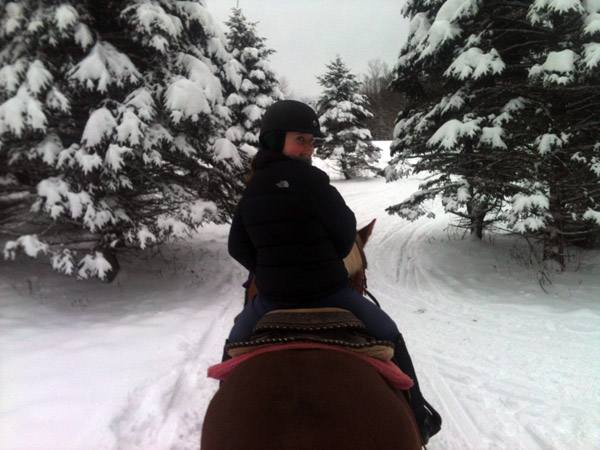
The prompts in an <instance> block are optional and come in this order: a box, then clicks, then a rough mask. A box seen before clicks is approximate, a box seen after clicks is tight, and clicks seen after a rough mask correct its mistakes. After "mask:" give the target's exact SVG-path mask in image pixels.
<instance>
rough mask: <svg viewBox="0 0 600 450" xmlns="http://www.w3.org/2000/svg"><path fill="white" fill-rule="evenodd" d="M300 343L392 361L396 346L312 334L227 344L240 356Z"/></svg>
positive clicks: (230, 351)
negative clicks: (313, 335) (266, 348)
mask: <svg viewBox="0 0 600 450" xmlns="http://www.w3.org/2000/svg"><path fill="white" fill-rule="evenodd" d="M328 341H329V342H328ZM291 343H295V344H299V343H305V344H308V343H313V344H323V345H327V346H329V347H340V348H342V349H344V350H348V351H350V352H353V353H358V354H360V355H363V356H368V357H370V358H375V359H378V360H380V361H390V360H391V359H392V358H393V356H394V347H393V344H392V343H391V342H387V341H373V342H371V343H366V344H362V345H359V344H352V343H349V342H344V341H340V340H328V339H322V338H319V337H310V336H298V337H295V338H286V339H285V342H283V341H279V340H269V339H266V340H256V341H249V342H241V343H234V344H230V345H228V346H226V349H227V353H228V354H229V356H232V357H234V358H235V357H238V356H241V355H245V354H246V353H251V352H253V351H255V350H258V349H261V348H265V347H273V346H279V345H286V344H291ZM234 345H240V347H234Z"/></svg>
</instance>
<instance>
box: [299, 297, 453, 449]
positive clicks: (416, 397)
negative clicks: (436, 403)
mask: <svg viewBox="0 0 600 450" xmlns="http://www.w3.org/2000/svg"><path fill="white" fill-rule="evenodd" d="M303 307H307V308H310V307H336V308H344V309H347V310H348V311H350V312H351V313H352V314H354V315H355V316H356V317H357V318H358V319H360V320H361V321H362V322H363V323H364V324H365V327H366V329H365V331H366V333H367V334H369V335H371V336H373V337H375V338H377V339H382V340H386V341H391V342H393V343H394V344H395V349H394V358H393V360H394V363H395V364H396V365H397V366H398V367H400V370H402V371H403V372H404V373H405V374H406V375H408V376H409V377H410V378H412V380H413V381H414V386H413V387H412V388H410V390H409V392H410V396H411V404H412V407H413V411H414V413H415V418H416V419H417V423H418V425H419V430H420V431H421V436H422V438H423V443H424V444H426V443H427V441H428V440H429V438H430V437H431V436H433V435H434V434H435V433H437V432H438V431H439V430H440V427H441V417H440V415H439V414H438V413H437V411H435V409H433V408H432V407H431V405H429V403H428V402H427V401H426V400H425V399H424V398H423V394H421V389H420V387H419V380H418V379H417V374H416V372H415V368H414V366H413V363H412V360H411V358H410V355H409V353H408V349H407V348H406V344H405V342H404V338H403V337H402V334H401V333H400V331H399V330H398V327H397V325H396V323H395V322H394V321H393V319H392V318H391V317H390V316H388V315H387V314H386V313H385V311H383V310H382V309H381V308H380V307H378V306H377V305H375V304H374V303H372V302H371V301H369V300H367V299H366V298H364V297H363V296H362V295H360V294H359V293H358V292H356V291H355V290H354V289H351V288H345V289H342V290H340V291H337V292H335V293H334V294H332V295H330V296H327V297H326V298H323V299H320V300H317V301H313V302H310V304H307V305H303Z"/></svg>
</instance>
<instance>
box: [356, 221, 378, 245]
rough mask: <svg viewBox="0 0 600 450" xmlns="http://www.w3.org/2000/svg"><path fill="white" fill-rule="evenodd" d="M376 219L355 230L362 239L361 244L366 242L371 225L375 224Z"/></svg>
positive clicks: (371, 229) (369, 234) (370, 231)
mask: <svg viewBox="0 0 600 450" xmlns="http://www.w3.org/2000/svg"><path fill="white" fill-rule="evenodd" d="M376 220H377V219H373V220H372V221H371V223H370V224H368V225H366V226H364V227H362V228H361V229H360V230H358V231H357V233H358V235H359V236H360V238H361V239H362V242H363V246H364V245H366V244H367V241H368V240H369V236H371V233H372V232H373V227H374V226H375V221H376Z"/></svg>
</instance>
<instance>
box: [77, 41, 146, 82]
mask: <svg viewBox="0 0 600 450" xmlns="http://www.w3.org/2000/svg"><path fill="white" fill-rule="evenodd" d="M67 77H68V78H69V79H71V80H73V81H76V82H78V83H79V84H80V85H82V86H83V87H84V88H86V89H88V90H90V91H93V90H94V89H97V90H98V91H100V92H102V93H105V92H107V90H108V87H109V86H111V85H116V86H118V87H123V86H124V85H126V84H136V83H138V82H139V81H141V79H142V74H141V73H140V72H139V71H138V69H137V68H136V67H135V65H134V64H133V62H131V60H130V59H129V57H128V56H127V55H125V54H124V53H121V52H119V51H118V50H117V49H116V48H115V47H113V46H112V45H111V44H109V43H108V42H98V43H96V45H94V47H93V48H92V50H91V51H90V53H89V54H88V55H87V56H86V57H85V58H84V59H83V60H82V61H81V62H80V63H79V64H77V65H76V66H75V67H73V68H72V69H71V70H70V71H69V72H68V73H67Z"/></svg>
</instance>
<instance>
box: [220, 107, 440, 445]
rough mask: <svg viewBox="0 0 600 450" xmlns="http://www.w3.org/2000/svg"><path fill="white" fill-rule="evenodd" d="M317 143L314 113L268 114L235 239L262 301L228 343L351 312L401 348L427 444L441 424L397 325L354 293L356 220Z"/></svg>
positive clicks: (281, 110)
mask: <svg viewBox="0 0 600 450" xmlns="http://www.w3.org/2000/svg"><path fill="white" fill-rule="evenodd" d="M315 137H323V134H322V133H321V130H320V127H319V122H318V118H317V116H316V114H315V112H314V111H313V110H312V108H310V106H308V105H306V104H304V103H301V102H298V101H293V100H283V101H279V102H277V103H275V104H273V105H271V106H270V107H269V108H267V110H266V111H265V114H264V116H263V120H262V124H261V130H260V145H261V150H260V151H259V152H258V153H257V155H256V157H255V159H254V162H253V168H254V174H253V176H252V178H251V179H250V181H249V182H248V186H247V188H246V190H245V192H244V195H243V197H242V200H241V202H240V204H239V205H238V208H237V211H236V213H235V215H234V218H233V221H232V224H231V230H230V233H229V253H230V255H231V256H232V257H233V258H234V259H236V260H237V261H238V262H239V263H240V264H242V265H243V266H244V267H245V268H246V269H248V270H249V271H250V272H251V273H253V274H254V275H255V282H256V286H257V288H258V291H259V294H258V295H257V296H256V297H255V298H254V300H253V301H251V302H249V303H248V304H247V305H246V306H245V308H244V309H243V311H242V312H241V314H240V315H239V316H238V317H237V318H236V321H235V324H234V326H233V329H232V330H231V333H230V335H229V338H228V342H230V343H231V342H241V341H246V340H248V339H250V337H251V335H252V330H253V329H254V326H255V325H256V323H257V322H258V321H259V319H260V318H261V317H262V316H264V315H265V314H266V313H268V312H270V311H273V310H277V309H290V308H322V307H337V308H343V309H346V310H349V311H351V312H352V313H353V314H354V315H355V316H356V317H358V318H359V319H360V320H361V321H362V322H363V323H364V324H365V326H366V332H367V333H368V334H371V335H372V336H374V337H375V338H377V339H381V340H387V341H391V342H394V343H395V344H396V347H395V352H394V361H395V363H396V364H397V365H398V366H399V367H400V369H401V370H402V371H403V372H405V373H406V374H407V375H409V376H410V377H411V378H412V379H413V381H414V387H413V388H411V390H410V397H411V404H412V408H413V411H414V415H415V418H416V420H417V423H418V426H419V431H420V433H421V436H422V438H423V442H424V443H426V442H427V441H428V440H429V437H430V436H432V435H434V434H435V433H437V432H438V431H439V429H440V426H441V419H439V415H438V414H437V412H435V410H433V408H431V406H430V405H429V404H428V403H427V402H426V401H425V400H424V399H423V396H422V395H421V392H420V390H419V386H418V382H417V378H416V375H415V371H414V368H413V365H412V362H411V359H410V356H409V354H408V351H407V349H406V345H405V343H404V340H403V338H402V335H401V334H400V332H399V330H398V328H397V326H396V324H395V323H394V321H393V320H392V319H391V318H390V317H389V316H388V315H387V314H386V313H385V312H384V311H383V310H382V309H380V308H378V307H377V306H376V305H374V304H373V303H371V302H370V301H369V300H367V299H365V298H364V297H363V296H362V295H360V294H359V293H358V292H357V291H355V290H353V289H351V288H350V287H349V284H348V272H347V271H346V269H345V267H344V263H343V258H344V257H346V256H347V255H348V253H350V250H351V249H352V246H353V244H354V242H355V236H356V218H355V216H354V213H353V212H352V211H351V210H350V208H348V206H347V205H346V203H345V202H344V200H343V198H342V196H341V195H340V194H339V192H338V191H337V190H336V189H335V188H334V187H333V186H331V185H330V183H329V177H328V176H327V175H326V174H325V173H324V172H322V171H321V170H319V169H317V168H315V167H313V166H312V165H311V157H312V155H313V153H314V151H315V147H314V138H315Z"/></svg>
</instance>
